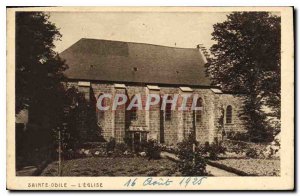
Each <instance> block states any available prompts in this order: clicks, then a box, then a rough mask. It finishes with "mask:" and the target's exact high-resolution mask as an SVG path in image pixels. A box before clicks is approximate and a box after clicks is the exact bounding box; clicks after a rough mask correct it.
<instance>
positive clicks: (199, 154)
mask: <svg viewBox="0 0 300 196" xmlns="http://www.w3.org/2000/svg"><path fill="white" fill-rule="evenodd" d="M197 144H198V143H197V141H196V140H195V138H194V137H193V136H192V135H190V136H189V137H188V139H185V140H184V141H183V142H180V143H179V144H178V149H179V150H178V158H179V159H180V162H179V163H178V164H177V167H178V170H179V171H180V172H181V174H182V175H183V176H203V175H207V172H206V161H205V159H204V158H203V149H202V148H196V147H195V148H194V146H197ZM193 148H194V149H195V150H194V149H193Z"/></svg>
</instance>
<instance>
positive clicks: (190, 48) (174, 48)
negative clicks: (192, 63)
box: [75, 37, 198, 50]
mask: <svg viewBox="0 0 300 196" xmlns="http://www.w3.org/2000/svg"><path fill="white" fill-rule="evenodd" d="M81 40H96V41H109V42H120V43H131V44H143V45H152V46H158V47H166V48H174V49H185V50H186V49H191V50H198V49H197V48H196V47H195V48H183V47H174V46H164V45H158V44H150V43H142V42H131V41H120V40H108V39H96V38H84V37H83V38H81V39H80V40H78V41H77V42H79V41H81ZM75 43H76V42H75Z"/></svg>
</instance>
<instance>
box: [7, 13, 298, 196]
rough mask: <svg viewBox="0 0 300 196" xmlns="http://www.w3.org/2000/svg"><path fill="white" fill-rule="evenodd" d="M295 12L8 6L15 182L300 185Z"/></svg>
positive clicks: (34, 185)
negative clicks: (296, 175) (299, 175)
mask: <svg viewBox="0 0 300 196" xmlns="http://www.w3.org/2000/svg"><path fill="white" fill-rule="evenodd" d="M292 14H293V8H292V7H277V8H275V7H274V8H271V7H270V8H267V7H264V8H263V7H261V8H260V9H259V8H251V7H243V8H229V7H227V8H218V9H217V7H215V8H213V7H212V8H199V9H197V8H196V7H194V8H188V7H186V8H178V7H177V8H175V7H173V8H172V7H169V8H167V7H166V8H162V7H161V8H159V7H156V8H155V7H152V8H151V9H150V8H149V9H142V8H141V7H140V8H119V9H118V8H116V7H115V8H111V9H109V8H102V9H101V8H99V9H98V10H97V9H92V8H91V9H87V8H79V7H76V8H75V7H74V8H73V9H72V8H64V7H57V8H50V7H49V8H47V7H44V8H7V20H8V23H7V25H8V32H9V30H10V33H9V34H8V46H7V47H8V53H9V54H11V56H10V55H9V54H8V64H7V69H8V84H7V85H9V89H8V91H9V92H8V95H11V98H10V99H11V100H10V101H11V102H10V103H8V105H10V106H8V110H7V111H8V113H10V114H11V115H10V117H11V118H10V119H9V122H10V123H9V124H8V130H7V131H8V133H7V134H8V136H7V138H8V143H9V144H8V145H9V146H8V149H7V152H8V157H9V158H8V162H7V164H8V165H9V166H8V178H9V176H11V180H10V182H11V183H8V184H10V186H9V187H11V188H12V189H36V190H39V189H56V188H57V189H86V188H88V189H93V190H95V189H96V190H101V189H103V190H105V189H110V190H113V189H114V190H119V189H129V190H130V188H132V190H133V189H138V190H147V189H154V190H155V189H159V190H162V189H166V190H169V189H174V190H175V189H179V190H195V189H196V190H197V189H201V186H206V185H207V187H206V188H204V189H216V190H218V189H219V188H218V187H216V186H214V187H209V186H212V184H215V185H216V182H215V181H213V182H210V179H213V180H218V179H219V178H222V177H225V178H222V179H223V180H224V179H225V180H226V179H236V180H237V181H236V182H238V181H239V179H241V183H244V184H243V185H241V186H240V187H239V186H238V184H235V186H236V188H234V187H233V186H234V185H228V187H227V188H228V189H243V190H246V189H255V187H256V186H255V185H253V186H251V187H248V188H245V186H246V187H247V185H246V184H247V183H250V181H251V183H254V182H253V181H255V179H259V180H262V181H264V180H265V179H277V180H278V182H275V181H274V185H275V184H276V183H277V184H278V183H279V181H280V180H282V179H284V178H288V179H289V180H287V181H285V182H286V185H284V184H281V185H282V187H283V188H284V189H288V188H286V187H289V188H290V189H293V187H294V185H293V171H294V168H293V165H294V164H293V150H294V144H293V141H294V136H293V133H294V127H293V126H294V125H293V123H294V122H293V118H294V116H293V114H294V112H293V110H294V109H293V108H294V105H293V104H294V102H293V100H294V97H293V89H294V86H293V82H294V80H293V76H294V71H293V69H294V65H293V61H294V59H293V58H294V57H293V22H292V20H293V17H292ZM283 25H285V26H283ZM9 27H10V28H9ZM288 29H290V30H291V31H288V32H286V30H288ZM285 40H288V42H286V41H285ZM283 54H284V55H286V56H285V57H284V56H283ZM9 60H11V61H9ZM9 78H11V81H9ZM287 78H289V79H287ZM283 81H285V83H284V82H283ZM286 92H288V94H286ZM287 110H288V113H286V112H287ZM283 118H284V119H283ZM291 122H292V124H290V123H291ZM283 143H284V144H283ZM284 145H285V146H284ZM10 161H11V162H10ZM40 177H43V178H40ZM55 177H58V178H55ZM61 177H65V178H61ZM79 177H85V178H79ZM106 177H109V178H106ZM122 177H126V178H122ZM245 177H246V178H245ZM250 177H252V178H250ZM12 179H19V181H18V183H16V184H14V182H12ZM38 179H43V180H40V181H37V180H38ZM54 179H59V180H60V181H56V180H54ZM63 179H64V180H65V182H64V181H63ZM68 179H70V182H69V181H68ZM79 179H89V180H88V181H86V182H85V181H84V180H80V182H79ZM101 179H102V180H101ZM104 179H110V180H111V182H114V179H116V181H121V182H119V183H117V182H116V184H115V188H114V187H113V186H114V185H113V184H110V185H107V186H106V185H105V182H106V180H104ZM121 179H122V180H121ZM247 179H248V180H249V181H248V182H247ZM250 179H251V180H250ZM48 180H49V181H48ZM77 180H78V183H77ZM242 181H243V182H242ZM15 182H17V181H15ZM22 182H24V183H23V185H21V184H22ZM257 182H258V181H257ZM205 183H206V185H205ZM281 185H279V186H277V188H275V187H272V180H270V181H269V182H268V183H266V184H264V183H262V184H261V185H259V183H257V187H258V188H257V189H260V188H259V187H263V188H261V189H282V188H281ZM111 186H112V187H111ZM224 186H226V183H225V184H224ZM9 187H8V188H9ZM174 187H175V188H174ZM243 187H244V188H243ZM227 188H222V189H227Z"/></svg>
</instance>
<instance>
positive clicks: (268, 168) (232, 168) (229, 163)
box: [210, 159, 280, 176]
mask: <svg viewBox="0 0 300 196" xmlns="http://www.w3.org/2000/svg"><path fill="white" fill-rule="evenodd" d="M210 164H211V165H212V166H216V167H219V168H221V169H224V170H226V171H229V172H233V173H236V174H238V175H242V176H280V160H278V159H223V160H218V161H210Z"/></svg>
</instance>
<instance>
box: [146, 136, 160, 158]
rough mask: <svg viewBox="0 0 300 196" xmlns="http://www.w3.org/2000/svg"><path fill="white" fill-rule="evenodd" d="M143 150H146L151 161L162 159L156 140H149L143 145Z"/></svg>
mask: <svg viewBox="0 0 300 196" xmlns="http://www.w3.org/2000/svg"><path fill="white" fill-rule="evenodd" d="M143 148H144V149H145V150H146V155H147V156H148V157H149V159H159V158H160V147H159V145H158V143H157V141H156V140H153V139H150V140H148V141H147V142H145V143H144V144H143Z"/></svg>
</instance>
